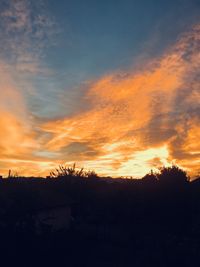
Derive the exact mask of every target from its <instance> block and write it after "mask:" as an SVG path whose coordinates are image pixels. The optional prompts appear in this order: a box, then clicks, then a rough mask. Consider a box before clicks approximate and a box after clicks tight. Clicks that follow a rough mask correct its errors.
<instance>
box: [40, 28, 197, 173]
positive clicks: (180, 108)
mask: <svg viewBox="0 0 200 267" xmlns="http://www.w3.org/2000/svg"><path fill="white" fill-rule="evenodd" d="M199 33H200V26H199V25H198V26H196V27H194V28H193V29H192V31H191V32H188V33H186V34H184V35H183V36H181V38H180V39H179V40H178V41H177V43H176V44H175V45H174V46H173V47H171V48H170V49H169V50H168V51H166V52H165V54H164V55H163V56H162V57H161V58H159V59H155V60H152V62H150V63H148V64H147V65H146V66H145V68H143V70H142V71H137V70H132V71H130V72H129V73H124V72H120V73H118V72H116V73H113V74H110V75H107V76H105V77H102V78H101V79H100V80H98V81H95V82H91V83H88V84H89V87H88V90H87V92H86V94H85V96H84V102H83V103H84V104H86V105H87V104H88V107H89V108H88V110H87V111H84V112H82V113H80V114H78V115H77V114H76V115H74V116H71V117H68V118H65V119H60V120H55V121H49V122H47V123H45V124H43V125H42V126H41V129H42V131H44V132H46V133H49V135H50V136H51V137H50V138H47V140H46V144H45V149H47V150H49V151H54V152H58V153H60V157H61V158H62V159H63V160H64V158H65V161H66V162H68V161H70V160H71V158H73V159H74V160H76V161H78V162H79V163H80V164H82V165H84V166H86V167H91V166H92V167H94V168H96V169H97V170H99V171H100V172H104V173H106V174H113V175H115V174H116V175H119V174H121V175H137V176H141V175H143V174H144V171H142V170H144V169H145V171H147V170H148V169H149V168H151V167H152V166H150V164H149V162H151V160H153V159H154V158H159V160H160V162H162V163H163V164H164V163H165V164H167V162H171V161H175V160H177V163H179V164H180V165H181V166H184V167H189V166H190V164H189V161H190V160H191V159H184V157H183V158H182V159H181V160H179V159H178V157H176V153H175V151H176V150H177V151H178V149H179V146H180V145H179V144H178V142H175V140H178V139H180V138H181V140H182V141H181V142H183V143H184V146H185V149H187V150H188V151H191V153H196V152H194V151H196V148H197V146H198V143H197V139H198V137H197V132H198V129H197V128H195V127H194V126H191V127H190V130H189V131H187V134H186V133H185V129H182V130H180V129H179V128H180V127H179V121H180V119H181V120H182V122H181V123H180V125H181V127H182V126H183V124H184V122H183V118H184V119H185V120H190V121H191V125H193V124H192V121H193V119H194V114H193V113H194V112H196V113H197V114H198V115H200V111H199V110H195V111H193V113H192V109H193V108H194V107H195V106H198V104H199V100H200V98H199V83H198V81H197V79H198V75H199V67H200V66H199V65H200V55H199V42H200V35H199ZM188 114H189V115H188ZM197 114H196V115H197ZM188 116H189V117H188ZM175 143H176V145H175ZM173 144H174V145H173ZM177 144H178V147H177ZM72 148H73V149H72ZM72 150H73V153H72ZM197 150H198V149H197ZM192 151H193V152H192ZM198 151H199V150H198ZM191 153H190V154H191ZM141 155H143V156H142V157H141ZM198 156H199V155H198Z"/></svg>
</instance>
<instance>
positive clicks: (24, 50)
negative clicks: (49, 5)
mask: <svg viewBox="0 0 200 267" xmlns="http://www.w3.org/2000/svg"><path fill="white" fill-rule="evenodd" d="M0 21H1V27H0V37H1V42H0V44H1V57H2V58H4V60H6V61H7V62H8V63H10V64H12V66H13V67H15V69H16V70H17V71H20V72H23V73H24V72H27V73H31V74H37V73H40V72H42V71H45V67H44V66H42V60H41V59H42V58H43V57H44V48H45V47H46V46H47V45H49V43H52V42H53V39H51V37H52V35H54V33H55V32H56V23H55V22H54V20H53V18H51V17H50V15H49V14H47V12H46V11H45V9H44V7H43V2H42V1H30V0H9V1H2V3H1V11H0Z"/></svg>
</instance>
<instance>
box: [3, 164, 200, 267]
mask: <svg viewBox="0 0 200 267" xmlns="http://www.w3.org/2000/svg"><path fill="white" fill-rule="evenodd" d="M199 181H200V180H198V179H197V180H196V181H194V182H188V176H187V174H186V173H185V172H184V171H182V170H181V169H179V168H178V167H176V166H172V167H170V168H168V167H167V168H162V169H160V172H159V173H154V172H151V173H150V174H147V175H146V176H145V177H144V178H143V179H141V180H136V179H111V178H100V177H98V176H97V175H96V174H95V173H93V172H84V170H78V169H76V166H75V165H74V166H73V167H70V168H67V167H62V166H60V167H59V169H58V170H57V171H55V172H54V174H51V176H50V177H49V178H48V179H42V178H30V179H27V178H23V177H15V178H14V179H13V178H8V179H1V180H0V237H1V243H0V247H1V248H0V251H1V259H2V262H3V258H5V259H6V263H7V264H6V266H9V264H10V266H13V265H15V266H50V265H54V266H77V267H79V266H86V267H90V266H97V267H98V266H108V267H126V266H127V267H128V266H136V267H143V266H158V267H163V266H164V267H166V266H170V267H171V266H176V267H177V266H185V267H187V266H194V267H195V266H199V262H200V261H199V253H200V246H199V242H200V230H199V229H200V198H199V194H200V182H199ZM173 189H174V190H173ZM63 203H68V205H69V206H70V208H71V211H72V220H71V226H70V228H69V229H66V230H62V231H52V230H51V229H50V228H49V229H48V228H44V229H43V232H41V233H40V234H38V233H36V232H35V230H34V229H35V228H34V223H33V221H32V220H31V216H29V215H30V214H32V212H33V211H37V210H38V209H41V207H46V205H48V206H49V205H50V206H52V205H53V206H55V205H60V204H63ZM13 261H14V262H13ZM4 266H5V265H4Z"/></svg>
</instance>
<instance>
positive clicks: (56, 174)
mask: <svg viewBox="0 0 200 267" xmlns="http://www.w3.org/2000/svg"><path fill="white" fill-rule="evenodd" d="M49 177H50V178H90V179H97V178H98V175H97V174H96V173H95V171H84V169H83V168H81V169H78V168H77V167H76V164H75V163H74V164H73V166H72V167H70V166H69V167H67V166H63V165H59V167H58V168H57V169H56V170H55V171H52V172H50V176H49Z"/></svg>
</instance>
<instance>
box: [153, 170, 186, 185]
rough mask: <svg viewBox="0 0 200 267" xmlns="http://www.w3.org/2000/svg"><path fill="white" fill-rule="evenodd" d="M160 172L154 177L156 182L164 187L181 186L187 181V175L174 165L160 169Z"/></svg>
mask: <svg viewBox="0 0 200 267" xmlns="http://www.w3.org/2000/svg"><path fill="white" fill-rule="evenodd" d="M159 170H160V172H159V173H157V175H156V177H157V179H158V181H159V182H160V183H162V184H164V185H172V186H177V185H183V184H185V183H187V182H188V181H189V177H188V176H187V173H186V172H185V171H184V170H182V169H181V168H179V167H178V166H176V165H174V166H171V167H161V168H160V169H159Z"/></svg>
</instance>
